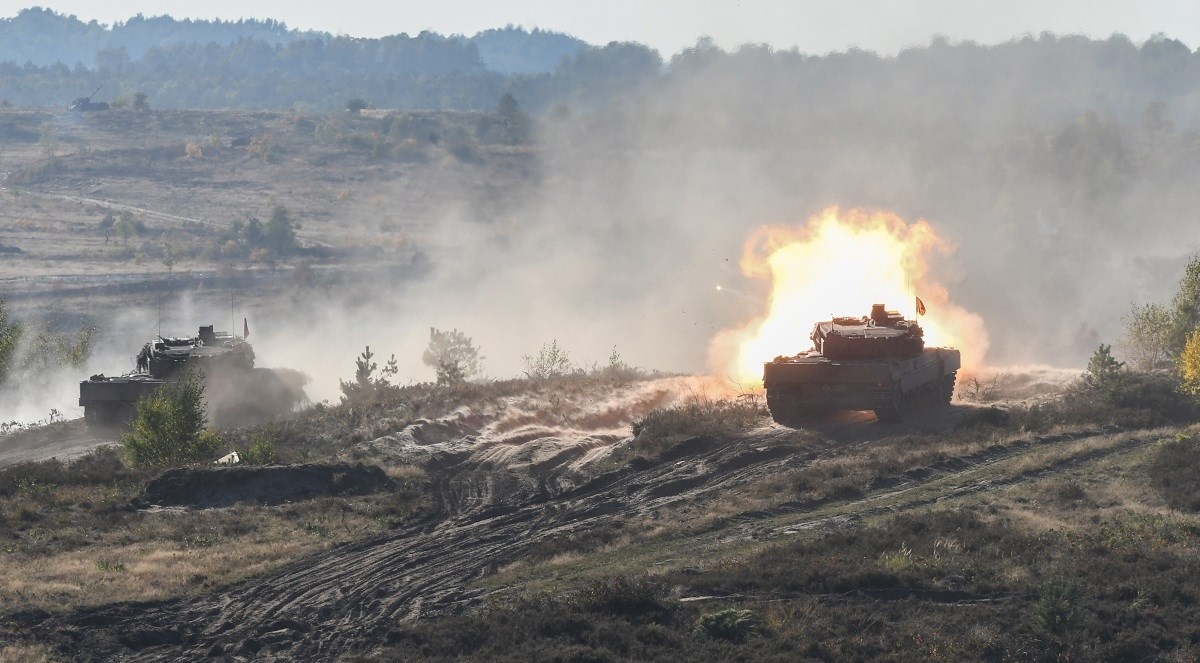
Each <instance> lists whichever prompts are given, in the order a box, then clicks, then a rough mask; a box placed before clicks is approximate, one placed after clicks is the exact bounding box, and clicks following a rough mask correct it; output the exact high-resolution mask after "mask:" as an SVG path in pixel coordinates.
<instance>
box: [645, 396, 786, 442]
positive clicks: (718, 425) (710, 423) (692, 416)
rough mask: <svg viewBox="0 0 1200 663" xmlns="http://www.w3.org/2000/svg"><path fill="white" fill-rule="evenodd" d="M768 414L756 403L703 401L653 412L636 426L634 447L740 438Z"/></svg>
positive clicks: (747, 401) (750, 400)
mask: <svg viewBox="0 0 1200 663" xmlns="http://www.w3.org/2000/svg"><path fill="white" fill-rule="evenodd" d="M766 414H767V411H766V409H765V408H764V407H763V405H762V403H761V402H760V401H758V400H754V399H738V400H732V401H729V400H715V401H714V400H708V399H705V400H702V401H698V402H695V403H688V404H686V405H678V406H675V407H669V408H660V409H657V410H652V411H651V412H650V413H649V414H647V415H646V416H645V417H643V418H642V419H641V420H640V421H638V422H637V423H635V424H634V425H633V434H634V436H635V437H636V439H635V440H634V446H635V447H637V446H641V445H645V444H652V443H653V442H654V441H657V440H662V439H665V438H668V437H671V436H687V437H696V436H701V435H710V436H714V437H723V436H728V435H736V434H737V433H741V432H744V431H747V430H750V429H751V428H753V427H754V426H757V425H758V424H760V423H762V421H763V417H765V416H766Z"/></svg>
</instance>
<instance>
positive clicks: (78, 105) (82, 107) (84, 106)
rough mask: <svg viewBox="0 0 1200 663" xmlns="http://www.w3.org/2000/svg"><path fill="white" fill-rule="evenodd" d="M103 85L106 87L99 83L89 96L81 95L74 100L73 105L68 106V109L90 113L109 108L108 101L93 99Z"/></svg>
mask: <svg viewBox="0 0 1200 663" xmlns="http://www.w3.org/2000/svg"><path fill="white" fill-rule="evenodd" d="M102 87H104V85H97V86H96V89H95V90H92V93H91V94H89V95H88V96H86V97H79V98H78V99H76V100H75V101H72V102H71V105H70V106H67V110H69V111H76V112H78V113H90V112H92V111H105V110H108V103H106V102H103V101H92V97H94V96H96V93H97V92H99V91H100V88H102Z"/></svg>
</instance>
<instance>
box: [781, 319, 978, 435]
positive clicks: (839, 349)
mask: <svg viewBox="0 0 1200 663" xmlns="http://www.w3.org/2000/svg"><path fill="white" fill-rule="evenodd" d="M924 336H925V332H924V330H922V329H921V326H920V325H918V324H917V322H916V321H914V320H905V319H904V316H902V315H900V314H899V313H897V312H896V311H888V310H887V309H886V307H885V306H884V305H883V304H875V305H874V306H872V307H871V314H870V315H865V316H862V317H859V318H855V317H834V318H832V319H831V320H828V321H824V322H818V323H816V324H814V325H813V330H812V334H811V335H810V336H809V338H810V339H811V340H812V343H813V346H812V349H811V350H808V351H806V352H802V353H800V354H798V355H793V356H779V357H776V358H775V359H774V360H772V361H770V362H767V363H766V364H765V365H764V366H763V386H764V387H765V388H766V391H767V407H768V408H769V409H770V411H771V417H772V418H773V419H775V421H776V422H778V423H780V424H783V425H785V426H795V425H798V424H800V423H803V422H804V421H806V420H808V419H810V418H811V417H813V416H814V415H819V414H822V413H827V412H831V411H835V410H874V412H875V416H876V417H877V418H878V419H879V420H880V421H882V422H897V421H901V420H903V419H904V418H905V417H906V416H908V415H909V414H911V413H913V412H916V411H918V410H921V409H925V408H930V407H939V406H946V405H948V404H949V403H950V399H951V397H952V396H953V395H954V380H955V377H956V375H957V373H958V369H959V367H960V366H961V363H962V362H961V357H960V355H959V352H958V350H955V349H953V348H926V347H925V338H924Z"/></svg>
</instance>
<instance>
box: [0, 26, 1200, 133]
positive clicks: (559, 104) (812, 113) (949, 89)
mask: <svg viewBox="0 0 1200 663" xmlns="http://www.w3.org/2000/svg"><path fill="white" fill-rule="evenodd" d="M802 50H803V45H801V47H800V49H793V50H787V51H780V50H773V49H770V48H767V47H765V46H744V47H741V48H738V49H737V50H735V51H724V50H721V49H719V48H716V47H715V46H713V45H712V44H711V42H709V41H707V40H704V39H701V40H699V41H698V42H697V44H696V46H695V47H693V48H689V49H685V50H684V51H682V52H681V53H678V54H676V55H674V56H673V57H671V58H670V59H669V60H664V59H663V57H662V56H661V55H660V54H659V53H657V52H656V51H654V50H652V49H650V48H648V47H646V46H644V45H642V44H636V43H619V42H614V43H611V44H608V45H605V46H592V45H588V44H586V43H584V42H583V41H581V40H579V39H576V38H574V37H571V36H568V35H563V34H558V33H553V32H546V31H541V30H533V31H528V30H525V29H522V28H514V27H512V26H509V27H506V28H500V29H495V30H488V31H485V32H481V33H479V34H477V35H475V36H473V37H470V38H468V37H463V36H449V37H448V36H444V35H439V34H435V33H431V32H422V33H420V34H417V35H416V36H410V35H407V34H403V33H401V34H396V35H391V36H387V37H382V38H371V39H367V38H355V37H347V36H332V35H329V34H327V33H321V32H302V31H296V30H290V29H288V28H287V27H286V26H285V25H283V24H282V23H279V22H276V21H253V20H252V21H237V22H221V21H186V20H184V21H181V20H176V19H172V18H169V17H157V18H144V17H141V16H139V17H135V18H133V19H130V20H129V21H126V22H123V23H119V24H116V25H114V26H111V27H109V26H104V25H100V24H98V23H95V22H92V23H84V22H82V21H80V20H78V19H77V18H75V17H73V16H63V15H59V14H56V13H54V12H51V11H49V10H45V9H27V10H24V11H22V12H21V13H20V14H19V15H17V16H16V17H14V18H10V19H0V104H5V103H6V104H8V105H15V106H38V107H57V108H63V107H65V106H66V105H68V104H69V103H70V102H71V100H72V99H75V98H76V97H79V96H82V95H86V94H88V93H90V92H91V91H92V90H93V89H95V88H96V87H97V86H100V85H103V88H102V90H101V92H100V93H99V95H98V96H97V97H96V100H97V101H106V102H110V103H112V102H116V104H117V105H120V104H121V103H128V102H129V100H130V99H132V98H134V96H135V94H136V93H143V94H144V95H145V97H141V96H140V95H138V98H144V99H146V100H148V102H149V104H150V105H151V106H152V107H154V108H162V109H169V108H195V109H214V108H230V109H290V108H305V109H311V110H317V111H324V110H336V109H340V108H344V107H345V106H346V104H347V102H348V101H349V100H352V99H354V100H362V101H363V102H364V103H365V104H371V105H375V106H377V107H380V108H394V109H457V110H480V109H493V108H495V107H496V103H497V101H498V100H499V99H500V97H502V96H503V95H504V94H505V93H512V94H513V95H514V97H515V98H516V99H517V100H518V102H519V103H520V106H521V108H522V109H524V110H527V111H529V112H532V113H535V114H541V113H546V112H549V111H551V110H552V109H555V108H560V109H562V110H568V109H569V110H571V111H575V110H586V109H589V108H608V109H613V110H619V109H621V108H626V107H629V106H630V104H633V105H634V106H636V105H639V104H642V105H644V104H645V103H648V102H651V101H653V100H655V99H658V100H661V101H663V103H666V104H667V105H668V107H675V105H677V104H682V105H686V106H694V105H696V104H700V105H704V104H708V105H710V106H711V105H714V104H715V105H717V106H720V107H722V108H725V107H728V106H730V105H732V106H734V107H738V108H739V109H740V111H745V112H738V113H737V114H735V115H734V116H733V117H731V118H729V122H728V123H725V124H721V123H720V122H718V125H719V126H724V127H726V128H729V127H732V126H737V125H739V124H740V123H743V122H749V123H751V124H753V125H754V126H753V127H749V126H748V127H747V130H750V131H760V130H761V129H762V128H763V127H765V126H766V125H767V124H772V123H778V122H782V121H784V120H786V119H788V118H793V119H794V118H795V117H797V116H805V117H811V118H815V119H814V121H818V124H819V123H820V122H826V123H837V124H839V125H845V124H847V123H850V124H855V123H856V122H857V123H859V124H861V123H863V122H866V123H868V124H870V123H874V122H875V121H876V119H879V118H885V119H887V120H888V121H889V122H892V123H893V124H895V123H904V122H916V123H919V124H924V123H938V122H941V123H943V124H942V126H943V130H944V131H947V132H953V131H960V130H962V127H964V126H972V125H978V124H979V123H981V122H982V123H985V124H995V123H1007V124H1008V125H1009V126H1016V125H1020V124H1021V123H1024V122H1032V123H1034V124H1037V125H1044V124H1047V123H1050V124H1059V123H1061V122H1064V121H1072V120H1073V119H1074V118H1077V117H1079V116H1080V115H1081V114H1082V113H1084V112H1085V111H1095V112H1097V113H1099V114H1100V117H1101V118H1106V117H1112V118H1115V119H1116V120H1118V121H1121V122H1138V121H1141V119H1143V115H1144V114H1145V113H1146V112H1147V109H1148V108H1150V107H1151V105H1152V104H1156V105H1155V106H1154V108H1153V109H1152V112H1151V114H1150V115H1148V116H1146V118H1147V119H1148V120H1149V121H1166V122H1175V123H1177V126H1179V127H1180V128H1200V121H1198V118H1200V54H1197V53H1194V52H1192V51H1191V50H1190V49H1189V48H1188V47H1187V46H1185V45H1183V44H1182V43H1180V42H1178V41H1175V40H1172V39H1168V38H1163V37H1157V38H1154V39H1151V40H1149V41H1147V42H1145V43H1142V44H1135V43H1133V42H1131V41H1130V40H1129V39H1127V38H1125V37H1123V36H1120V35H1114V36H1112V37H1110V38H1107V39H1103V40H1095V39H1089V38H1086V37H1079V36H1055V35H1052V34H1043V35H1039V36H1037V37H1032V36H1026V37H1022V38H1018V39H1014V40H1012V41H1009V42H1005V43H1001V44H996V45H981V44H976V43H972V42H961V43H953V42H950V41H948V40H945V39H935V40H934V41H933V42H932V43H931V44H930V45H929V46H925V47H919V48H911V49H908V50H905V51H903V52H901V53H900V54H898V55H896V56H891V57H884V56H879V55H877V54H874V53H871V52H868V51H861V50H850V51H848V52H843V53H831V54H828V55H823V56H812V55H805V54H804V53H803V52H802ZM650 91H654V94H652V95H650V96H647V95H646V93H647V92H650ZM768 91H769V92H770V95H769V96H770V97H771V99H773V100H774V102H773V103H772V104H767V105H763V104H762V103H761V98H762V97H763V95H764V94H767V92H768ZM660 93H661V94H660ZM742 102H744V104H743V103H742ZM742 106H744V108H742ZM679 107H682V106H679ZM821 109H825V110H824V111H822V110H821ZM833 109H838V110H837V111H836V112H835V111H834V110H833ZM825 116H828V117H826V119H824V120H821V119H820V118H822V117H825ZM713 121H714V122H717V119H713ZM764 122H765V124H764ZM730 123H732V124H730Z"/></svg>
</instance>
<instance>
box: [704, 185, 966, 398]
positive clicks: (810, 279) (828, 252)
mask: <svg viewBox="0 0 1200 663" xmlns="http://www.w3.org/2000/svg"><path fill="white" fill-rule="evenodd" d="M951 251H952V248H951V247H950V246H949V245H948V244H947V243H946V242H944V241H943V240H942V239H941V238H939V237H938V236H937V233H935V232H934V229H933V227H932V226H931V225H930V224H929V223H928V222H927V221H925V220H924V219H919V220H917V221H915V222H913V223H907V222H905V221H904V220H903V219H901V218H900V217H899V216H897V215H895V214H893V213H890V212H868V211H864V210H859V209H851V210H845V211H842V210H839V209H838V208H836V207H834V208H829V209H826V210H824V211H822V212H821V213H819V214H817V215H815V216H813V217H812V218H810V219H809V220H808V222H807V223H806V224H805V225H804V226H803V227H801V228H779V227H766V228H761V229H759V230H758V231H757V232H755V233H754V234H753V235H752V236H751V237H750V239H749V240H748V241H747V243H746V247H745V251H744V253H743V256H742V260H741V268H742V272H743V273H744V274H746V275H747V276H749V277H752V278H762V279H770V281H771V290H770V295H769V297H768V300H767V301H766V302H765V305H764V308H765V309H766V313H765V314H763V315H761V316H759V317H757V318H755V319H753V320H751V321H750V322H748V323H747V324H745V325H744V326H742V327H740V328H737V329H729V330H725V331H724V332H721V334H719V335H718V336H717V338H715V339H714V341H713V346H712V351H711V357H710V360H711V361H712V363H713V366H714V368H715V369H716V370H719V371H721V374H722V375H726V376H730V377H732V378H733V379H735V380H736V381H737V382H738V383H739V384H741V385H743V386H744V387H747V388H756V387H760V386H761V385H762V382H761V380H762V369H763V363H764V362H767V361H770V360H771V359H772V358H774V357H776V356H778V355H790V354H795V353H797V352H801V351H803V350H807V349H809V348H810V347H811V343H810V341H809V339H808V334H809V332H810V331H811V329H812V325H813V323H814V322H817V321H820V320H828V319H829V318H830V317H832V316H834V315H852V316H855V317H857V316H861V315H865V314H867V313H868V312H869V311H870V309H871V305H872V304H876V303H881V304H885V305H887V307H888V309H892V310H898V311H900V312H901V313H903V314H904V315H905V317H907V318H912V317H914V316H915V315H916V312H915V306H916V298H917V297H920V298H921V300H922V301H923V302H924V304H925V307H926V315H924V316H920V318H919V321H920V324H921V326H922V327H923V328H924V329H925V342H926V345H927V346H953V347H957V348H958V349H959V350H961V351H962V359H963V366H964V368H967V369H969V368H971V367H974V366H979V365H980V364H981V362H982V360H983V356H984V354H985V353H986V351H987V333H986V331H985V330H984V326H983V320H982V318H980V317H979V316H978V315H976V314H974V313H971V312H968V311H966V310H965V309H963V308H962V307H960V306H957V305H955V304H953V303H951V302H950V298H949V293H948V291H947V290H946V288H945V287H943V286H942V285H940V284H938V283H935V282H933V281H932V280H931V278H930V275H929V260H930V258H931V257H934V256H937V255H946V254H949V253H950V252H951Z"/></svg>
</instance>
